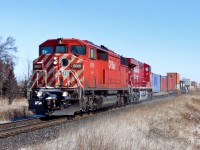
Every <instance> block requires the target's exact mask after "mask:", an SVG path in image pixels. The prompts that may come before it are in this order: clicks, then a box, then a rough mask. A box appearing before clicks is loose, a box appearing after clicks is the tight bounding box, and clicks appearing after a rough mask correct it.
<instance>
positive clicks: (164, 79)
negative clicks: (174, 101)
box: [161, 76, 167, 91]
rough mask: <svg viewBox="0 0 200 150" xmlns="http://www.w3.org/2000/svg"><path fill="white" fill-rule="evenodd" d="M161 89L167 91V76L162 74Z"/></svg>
mask: <svg viewBox="0 0 200 150" xmlns="http://www.w3.org/2000/svg"><path fill="white" fill-rule="evenodd" d="M161 91H167V76H161Z"/></svg>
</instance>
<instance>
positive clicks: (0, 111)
mask: <svg viewBox="0 0 200 150" xmlns="http://www.w3.org/2000/svg"><path fill="white" fill-rule="evenodd" d="M28 115H31V112H29V111H28V102H27V99H15V100H14V101H13V103H12V105H8V100H6V99H1V100H0V123H4V122H9V121H10V120H11V119H13V118H15V117H23V116H28Z"/></svg>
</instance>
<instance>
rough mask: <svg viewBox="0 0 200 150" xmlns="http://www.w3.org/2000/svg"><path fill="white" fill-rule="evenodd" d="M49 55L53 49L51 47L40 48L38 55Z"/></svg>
mask: <svg viewBox="0 0 200 150" xmlns="http://www.w3.org/2000/svg"><path fill="white" fill-rule="evenodd" d="M51 53H53V47H52V46H43V47H40V54H51Z"/></svg>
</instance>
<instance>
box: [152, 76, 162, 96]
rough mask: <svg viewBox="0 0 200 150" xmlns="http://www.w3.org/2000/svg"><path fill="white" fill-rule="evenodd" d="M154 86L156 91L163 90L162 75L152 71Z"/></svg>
mask: <svg viewBox="0 0 200 150" xmlns="http://www.w3.org/2000/svg"><path fill="white" fill-rule="evenodd" d="M152 88H153V92H155V93H157V92H160V91H161V75H159V74H155V73H152Z"/></svg>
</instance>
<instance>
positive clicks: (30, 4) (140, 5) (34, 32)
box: [0, 0, 200, 82]
mask: <svg viewBox="0 0 200 150" xmlns="http://www.w3.org/2000/svg"><path fill="white" fill-rule="evenodd" d="M199 8H200V1H198V0H151V1H150V0H137V1H135V0H125V1H120V0H109V1H108V0H97V1H94V0H84V1H83V0H34V1H27V0H20V1H14V0H12V1H11V0H10V1H8V0H1V5H0V18H1V19H0V20H1V23H0V30H1V32H0V36H2V37H3V38H4V40H5V39H6V37H8V36H13V37H14V38H15V39H16V45H17V47H18V53H17V54H16V55H17V56H18V57H19V58H18V61H17V64H16V68H15V73H16V75H17V77H18V78H23V72H26V71H25V70H26V69H25V65H26V59H30V60H33V59H35V58H37V57H38V45H39V44H40V43H42V42H43V41H45V40H47V39H50V38H58V37H63V38H72V37H73V38H79V39H86V40H90V41H92V42H93V43H95V44H97V45H105V46H106V47H108V48H110V49H112V50H114V51H115V52H116V53H118V54H120V55H123V56H126V57H133V58H135V59H137V60H140V61H142V62H146V63H148V64H150V65H151V66H152V71H153V72H154V73H158V74H161V75H166V72H179V73H180V74H181V77H187V78H191V80H195V81H198V82H200V70H199V67H198V64H200V63H199V58H200V17H199V16H200V9H199Z"/></svg>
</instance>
